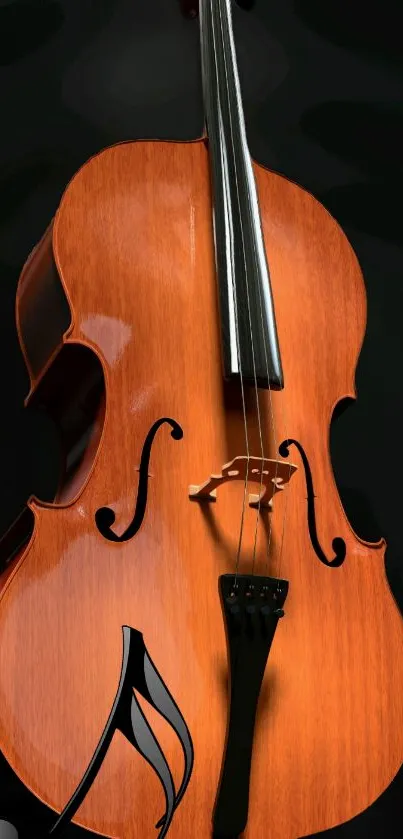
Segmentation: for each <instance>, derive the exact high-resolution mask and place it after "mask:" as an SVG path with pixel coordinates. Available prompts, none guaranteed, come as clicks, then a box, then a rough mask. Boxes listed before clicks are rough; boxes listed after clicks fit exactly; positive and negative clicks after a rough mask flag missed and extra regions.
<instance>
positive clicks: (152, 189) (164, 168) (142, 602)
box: [0, 141, 403, 839]
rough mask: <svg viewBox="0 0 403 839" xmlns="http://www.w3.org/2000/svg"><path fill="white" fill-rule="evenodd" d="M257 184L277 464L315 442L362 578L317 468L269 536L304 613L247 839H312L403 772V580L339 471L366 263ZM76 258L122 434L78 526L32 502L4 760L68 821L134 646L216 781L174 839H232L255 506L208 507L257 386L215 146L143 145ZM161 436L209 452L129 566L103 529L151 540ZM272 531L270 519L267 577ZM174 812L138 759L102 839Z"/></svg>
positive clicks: (103, 460) (123, 154)
mask: <svg viewBox="0 0 403 839" xmlns="http://www.w3.org/2000/svg"><path fill="white" fill-rule="evenodd" d="M255 173H256V178H257V185H258V192H259V197H260V204H261V211H262V218H263V228H264V236H265V242H266V246H267V253H268V258H269V264H270V271H271V278H272V285H273V293H274V301H275V309H276V316H277V325H278V333H279V341H280V349H281V354H282V361H283V367H284V374H285V388H284V391H282V392H277V393H273V394H271V395H270V394H269V393H267V392H261V394H260V410H261V415H262V424H263V437H264V456H265V457H275V455H276V451H275V450H276V444H275V441H276V443H277V445H278V444H279V443H280V442H281V441H282V440H284V439H285V438H294V439H297V440H298V441H300V443H301V444H302V445H303V447H304V449H305V452H306V454H307V457H308V459H309V463H310V467H311V470H312V476H313V481H314V488H315V495H316V515H317V529H318V538H319V541H320V543H321V545H322V546H323V549H324V550H325V552H326V553H327V554H328V556H329V558H330V557H331V555H332V540H333V538H334V537H335V536H339V537H342V538H343V539H345V540H346V544H347V557H346V560H345V562H344V563H343V564H342V565H341V567H339V568H328V567H326V566H325V565H324V564H323V563H321V562H320V561H319V560H318V558H317V556H316V554H315V552H314V550H313V548H312V545H311V542H310V538H309V533H308V526H307V512H306V494H307V493H306V486H305V480H304V470H303V468H302V465H301V462H300V458H299V455H298V453H297V452H296V450H295V449H293V450H292V452H291V459H292V460H293V462H295V464H296V465H297V466H298V467H299V468H298V469H297V470H296V472H295V474H294V475H293V478H292V480H291V481H290V483H289V484H288V485H287V487H286V488H285V490H284V492H280V493H277V494H276V495H275V497H274V505H273V512H271V513H270V512H268V511H264V512H262V513H261V514H260V518H259V527H258V556H257V561H256V565H255V570H256V573H258V574H270V575H272V576H277V577H283V578H286V579H287V580H289V583H290V588H289V594H288V597H287V602H286V606H285V612H286V615H285V617H284V618H283V619H282V621H280V624H279V627H278V629H277V633H276V637H275V639H274V643H273V647H272V650H271V653H270V658H269V663H268V666H267V671H266V675H265V679H264V683H263V689H262V694H261V698H260V704H259V711H258V718H257V727H256V739H255V748H254V757H253V766H252V778H251V800H250V813H249V824H248V828H247V830H246V833H245V837H246V839H260V838H261V837H265V836H269V835H270V837H271V839H297V837H300V836H303V835H306V834H310V833H314V832H316V831H319V830H322V829H325V828H328V827H331V826H332V825H335V824H337V823H339V822H342V821H345V820H346V819H349V818H350V817H352V816H354V815H355V814H356V813H358V812H359V811H361V810H363V809H364V808H366V807H367V806H368V805H369V804H370V803H371V802H372V801H374V799H375V798H376V797H377V796H379V795H380V793H381V792H382V791H383V790H384V789H385V787H386V786H387V785H388V784H389V782H390V781H391V779H392V777H393V776H394V774H395V773H396V772H397V770H398V768H399V766H400V764H401V761H402V753H403V691H402V684H403V678H402V677H403V659H402V641H403V624H402V620H401V616H400V614H399V612H398V609H397V606H396V604H395V602H394V600H393V598H392V595H391V593H390V590H389V588H388V585H387V581H386V577H385V570H384V561H383V558H384V548H385V545H384V543H383V542H382V543H380V544H379V545H371V544H368V543H366V542H364V541H362V540H361V539H359V538H357V536H356V535H355V534H354V533H353V531H352V529H351V527H350V525H349V523H348V522H347V520H346V517H345V515H344V512H343V509H342V507H341V503H340V500H339V496H338V493H337V488H336V485H335V481H334V477H333V473H332V468H331V462H330V455H329V425H330V419H331V416H332V412H333V410H334V408H335V405H336V404H337V403H338V401H339V400H340V399H342V398H343V397H345V396H350V397H354V396H355V388H354V371H355V367H356V363H357V358H358V354H359V350H360V346H361V342H362V340H363V335H364V329H365V316H366V313H365V294H364V287H363V283H362V278H361V274H360V270H359V267H358V264H357V260H356V258H355V256H354V254H353V252H352V250H351V247H350V245H349V244H348V242H347V240H346V238H345V236H344V235H343V233H342V231H341V230H340V228H339V227H338V226H337V224H336V223H335V222H334V220H333V219H332V218H331V217H330V216H329V215H328V213H327V212H326V211H325V210H324V209H323V207H322V206H321V205H320V204H319V203H318V202H317V201H316V200H315V199H314V198H313V197H312V196H311V195H309V194H308V193H307V192H305V191H303V190H302V189H300V188H298V187H297V186H295V185H294V184H292V183H290V182H289V181H287V180H285V179H284V178H282V177H280V176H278V175H274V174H271V173H269V172H267V171H265V170H264V169H263V168H261V167H259V166H255ZM52 236H53V239H52V242H53V253H54V257H55V261H56V266H57V269H58V272H59V275H60V278H61V282H62V287H63V290H64V294H65V295H66V297H67V300H68V304H69V307H70V310H71V323H70V326H69V327H68V329H67V331H65V332H64V336H63V337H62V338H61V341H60V343H59V344H58V345H57V349H58V350H59V349H60V346H61V345H63V346H64V347H67V348H68V347H71V346H72V345H84V347H85V348H87V350H88V351H91V352H92V353H94V358H95V357H96V359H97V360H99V362H100V364H101V366H102V372H103V381H104V385H103V387H104V393H105V399H104V400H103V399H102V398H101V396H99V399H98V400H95V402H94V404H93V406H92V408H91V410H92V411H93V425H94V427H95V429H96V430H95V431H94V434H93V435H91V434H90V435H89V439H90V441H92V442H90V444H89V445H90V449H89V451H90V453H89V454H88V453H86V454H85V455H84V460H85V467H84V468H83V469H82V471H81V472H79V473H77V474H78V478H77V480H76V482H75V483H74V491H73V490H72V489H71V482H70V483H69V484H68V486H69V487H70V489H68V490H67V496H66V497H63V488H61V489H60V490H59V496H58V497H59V502H58V503H56V504H54V505H51V504H43V503H40V502H39V501H38V499H35V498H33V499H31V500H30V503H29V506H30V508H31V509H32V510H33V512H34V515H35V528H34V533H33V537H32V539H31V541H30V544H29V546H28V547H27V549H26V550H25V551H24V552H23V553H22V555H21V557H20V559H19V560H17V561H16V562H15V566H14V569H13V571H12V572H11V573H10V575H9V577H8V579H7V580H6V582H5V585H4V588H3V592H2V598H1V602H0V654H1V660H0V709H1V712H0V746H1V749H2V750H3V752H4V754H5V756H6V758H7V760H8V761H9V762H10V764H11V766H12V767H13V768H14V769H15V771H16V772H17V774H18V775H19V776H20V777H21V778H22V780H23V781H24V783H25V784H27V785H28V786H29V787H30V789H32V790H33V792H34V793H35V794H36V795H37V796H39V797H40V798H41V799H43V800H44V801H45V802H46V803H47V804H49V805H50V806H51V807H53V808H54V809H55V811H57V812H60V811H61V810H62V808H63V807H64V805H65V804H66V802H67V800H68V799H69V797H70V795H71V794H72V792H73V791H74V789H75V787H76V785H77V783H78V782H79V780H80V778H81V777H82V775H83V773H84V771H85V769H86V766H87V764H88V761H89V760H90V758H91V756H92V754H93V751H94V748H95V746H96V744H97V742H98V740H99V737H100V735H101V732H102V730H103V727H104V725H105V722H106V720H107V717H108V714H109V711H110V708H111V706H112V702H113V699H114V695H115V691H116V688H117V685H118V681H119V672H120V665H121V652H122V649H121V644H122V638H121V627H122V625H123V624H127V625H129V626H132V627H134V628H135V629H138V630H140V631H141V632H142V633H143V635H144V639H145V642H146V644H147V648H148V650H149V653H150V655H151V656H152V658H153V660H154V662H155V663H156V664H157V666H158V668H159V671H160V673H161V675H162V676H163V678H164V680H165V681H166V683H167V685H168V686H169V689H170V690H171V692H172V693H173V695H174V697H175V699H176V701H177V703H178V705H179V707H180V709H181V711H182V713H183V715H184V717H185V719H186V721H187V724H188V726H189V729H190V731H191V734H192V738H193V744H194V751H195V765H194V772H193V776H192V779H191V782H190V785H189V788H188V791H187V793H186V795H185V798H184V800H183V802H182V803H181V805H180V807H179V809H178V810H177V812H176V813H175V816H174V819H173V823H172V826H171V829H170V832H169V835H170V836H172V838H173V839H189V837H196V836H197V837H199V839H208V837H210V836H211V818H212V811H213V806H214V801H215V796H216V791H217V784H218V779H219V775H220V767H221V759H222V753H223V746H224V741H225V732H226V720H227V693H226V690H227V688H226V680H227V672H228V666H227V654H226V645H225V633H224V626H223V620H222V614H221V607H220V603H219V596H218V577H219V575H220V574H223V573H228V572H232V571H233V570H234V567H235V558H236V551H237V544H238V536H239V525H240V516H241V509H242V502H243V487H242V484H241V483H239V482H230V483H228V484H225V485H223V486H222V487H220V491H219V499H218V500H217V503H216V504H208V505H204V506H203V505H202V504H199V503H195V502H194V501H192V500H191V499H190V498H189V486H190V485H195V484H198V485H200V484H201V483H203V481H205V480H206V478H207V477H208V476H209V475H211V474H212V473H217V472H219V470H220V469H221V467H222V464H223V463H227V462H228V461H230V460H232V459H233V458H234V457H236V456H237V455H240V454H245V437H244V430H243V418H242V407H241V400H240V390H239V386H238V385H236V384H232V385H231V386H224V384H223V380H222V375H221V355H220V337H219V324H218V315H217V289H216V278H215V271H214V254H213V236H212V215H211V196H210V189H209V164H208V154H207V149H206V145H205V143H204V142H203V141H200V142H196V143H190V144H179V143H177V144H176V143H162V142H147V143H146V142H139V143H129V144H124V145H119V146H116V147H114V148H111V149H109V150H107V151H105V152H103V153H101V154H100V155H98V156H97V157H94V158H93V159H92V160H90V161H89V163H88V164H87V165H86V166H84V167H83V168H82V169H81V170H80V172H79V173H78V174H77V175H76V177H75V178H74V179H73V181H72V183H71V184H70V185H69V187H68V188H67V191H66V193H65V195H64V197H63V199H62V202H61V205H60V209H59V211H58V213H57V216H56V219H55V223H54V226H53V232H52ZM53 276H54V275H53ZM41 282H42V281H41V277H40V275H39V274H38V275H37V274H35V272H31V274H30V277H29V282H28V277H27V275H25V279H22V280H21V286H20V290H19V298H18V306H19V308H21V306H22V305H23V302H24V301H25V302H24V306H25V314H24V318H25V323H27V320H28V321H29V309H30V306H29V304H28V299H29V300H31V301H32V306H34V305H35V304H34V301H35V300H36V296H37V293H38V289H39V288H42V287H43V286H41ZM53 282H57V279H56V278H55V276H54V278H53ZM27 295H29V297H27ZM32 317H33V318H35V317H36V314H35V309H34V308H33V309H32ZM43 330H44V331H45V330H46V324H45V323H44V324H43ZM20 334H21V339H22V341H23V340H24V338H23V334H22V333H21V330H20ZM38 340H40V335H38ZM43 341H44V342H45V345H46V337H45V336H44V337H43ZM56 343H57V342H56ZM25 350H26V347H25ZM49 351H50V361H49V359H48V360H46V359H44V358H42V368H41V369H39V368H38V367H35V368H34V367H33V365H32V364H31V365H30V367H29V369H30V372H31V383H32V393H35V392H37V390H38V388H39V383H40V382H41V381H42V382H44V381H46V377H47V376H48V375H49V372H48V373H47V372H46V370H48V371H50V370H51V368H52V366H53V364H54V363H56V361H55V355H54V348H50V350H49ZM52 353H53V355H52ZM43 355H46V353H43ZM28 364H29V360H28ZM75 375H76V376H78V377H79V376H80V365H78V366H77V367H76V370H75ZM48 381H49V380H48ZM42 386H43V385H42ZM50 391H52V388H51V389H50ZM56 398H57V399H59V397H56ZM270 400H271V405H272V410H273V413H274V418H275V432H276V433H275V440H274V435H273V432H272V422H271V406H270ZM47 401H48V402H49V401H51V392H50V396H49V398H48V400H47ZM247 403H248V425H249V435H250V439H249V445H250V453H251V454H253V455H254V456H256V457H261V455H262V452H261V450H260V444H259V436H258V432H257V422H256V405H255V397H254V391H253V388H252V389H251V390H250V391H249V392H248V399H247ZM91 404H92V403H91ZM161 417H172V418H173V419H175V420H176V421H177V422H178V423H179V424H180V425H181V427H182V429H183V431H184V436H183V439H182V440H176V441H175V440H173V439H172V437H171V436H170V433H169V428H167V427H166V426H162V427H161V428H160V430H159V431H158V433H157V436H156V438H155V442H154V445H153V449H152V454H151V462H150V470H149V471H150V478H149V497H148V505H147V510H146V515H145V519H144V521H143V524H142V526H141V528H140V530H139V531H138V533H137V534H136V535H135V537H134V538H133V539H132V540H131V541H128V542H124V543H112V542H110V541H107V540H106V539H105V538H104V537H103V536H101V534H100V533H99V532H98V530H97V529H96V526H95V521H94V517H95V513H96V511H97V509H98V508H99V507H102V506H105V505H107V506H111V507H112V508H113V510H114V511H115V514H116V523H115V528H116V531H117V532H118V533H122V532H123V531H124V530H125V528H127V526H128V524H129V523H130V521H131V519H132V516H133V509H134V505H135V499H136V493H137V482H138V471H137V470H138V467H139V463H140V457H141V452H142V447H143V443H144V440H145V437H146V435H147V433H148V431H149V429H150V428H151V426H152V425H153V423H155V422H156V420H158V419H159V418H161ZM84 425H85V423H84ZM91 446H92V447H91ZM85 458H86V459H85ZM253 489H254V490H256V487H255V486H254V487H253ZM285 511H286V522H285V528H284V540H283V537H282V534H283V523H284V515H285ZM255 521H256V510H254V509H251V508H250V507H249V506H248V507H247V510H246V513H245V538H244V542H243V549H242V554H241V563H240V570H241V571H242V572H245V573H246V572H248V571H250V570H251V563H252V546H253V538H254V531H255ZM270 527H272V530H271V536H270V538H269V532H270ZM269 541H270V556H269V558H268V559H267V545H268V543H269ZM148 716H149V718H150V720H152V724H153V728H154V731H155V733H156V734H157V736H158V738H159V740H160V742H161V743H162V745H163V747H164V751H165V753H166V755H167V758H168V760H169V763H170V766H171V767H173V772H174V775H175V777H176V778H178V777H180V776H181V772H182V768H183V761H182V755H181V751H180V746H179V745H178V743H177V741H176V738H175V737H174V736H173V735H172V732H171V730H170V729H168V727H167V725H166V724H165V723H164V722H163V721H162V719H161V717H159V716H157V715H156V714H152V713H150V712H148ZM163 810H164V802H163V796H162V792H161V788H160V785H159V783H158V781H157V779H156V777H155V775H154V774H153V772H152V771H151V769H150V767H149V766H148V765H147V764H146V763H145V761H144V760H143V759H141V758H140V756H139V755H138V754H137V753H136V752H135V751H134V750H133V748H132V747H131V746H130V745H129V744H128V742H127V741H126V740H124V738H123V737H122V736H121V735H120V734H118V735H116V736H115V738H114V740H113V742H112V746H111V748H110V751H109V753H108V756H107V758H106V760H105V763H104V765H103V767H102V769H101V771H100V774H99V775H98V778H97V780H96V781H95V784H94V786H93V788H92V789H91V791H90V793H89V794H88V796H87V798H86V799H85V801H84V803H83V805H82V806H81V808H80V809H79V811H78V812H77V815H76V821H77V822H78V823H79V824H81V825H84V826H87V827H89V828H91V829H92V830H96V831H99V832H101V833H102V834H106V835H108V836H111V837H119V839H122V837H124V839H151V837H155V836H156V829H155V824H156V821H157V820H158V818H159V817H160V816H161V815H162V813H163Z"/></svg>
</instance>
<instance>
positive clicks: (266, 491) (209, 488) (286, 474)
mask: <svg viewBox="0 0 403 839" xmlns="http://www.w3.org/2000/svg"><path fill="white" fill-rule="evenodd" d="M296 469H297V467H296V466H295V465H294V464H293V463H287V461H285V460H272V459H269V458H267V457H264V458H262V457H249V458H248V457H247V456H246V455H241V456H239V457H234V459H233V460H231V461H230V462H229V463H225V464H224V466H223V467H222V469H221V473H220V474H219V475H211V476H210V478H209V479H208V481H205V483H204V484H200V485H197V484H192V485H191V486H190V487H189V498H190V499H191V500H192V501H216V500H217V487H219V486H221V485H222V484H225V483H227V481H245V480H246V479H247V480H248V483H249V482H251V483H257V484H261V485H262V490H261V492H260V493H257V494H256V493H250V494H249V506H250V507H267V508H269V509H271V507H272V500H273V496H274V494H275V493H276V492H280V491H281V490H283V489H284V488H285V486H286V484H287V483H288V482H289V480H290V479H291V477H292V476H293V474H294V472H295V470H296Z"/></svg>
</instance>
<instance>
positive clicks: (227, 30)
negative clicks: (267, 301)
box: [217, 0, 264, 575]
mask: <svg viewBox="0 0 403 839" xmlns="http://www.w3.org/2000/svg"><path fill="white" fill-rule="evenodd" d="M224 3H225V5H226V13H227V17H228V27H227V28H225V27H224V25H223V16H222V2H221V1H220V0H219V2H218V3H217V9H218V15H219V19H220V30H221V38H222V44H223V50H222V55H223V61H224V69H225V78H226V92H227V100H228V118H229V129H230V137H231V146H232V155H233V160H234V175H235V183H236V190H235V192H236V199H237V204H238V217H239V219H241V216H242V211H241V201H240V193H239V180H238V171H237V161H236V149H235V142H234V126H233V121H232V110H231V102H230V94H229V85H228V77H229V73H228V64H227V55H226V48H225V36H226V35H227V36H228V37H229V41H230V50H231V47H233V44H232V43H231V35H230V33H231V7H230V5H229V3H228V0H224ZM232 66H233V71H234V81H235V84H236V63H235V61H233V62H232ZM238 116H239V117H240V115H238ZM240 230H241V239H242V257H243V267H244V272H245V273H244V276H245V286H246V299H247V308H248V322H249V337H250V343H251V352H252V367H253V381H254V389H255V399H256V410H257V421H258V431H259V441H260V451H261V460H262V467H261V486H262V483H263V461H264V447H263V435H262V423H261V416H260V403H259V390H258V385H257V375H256V359H255V347H254V341H253V330H252V315H251V306H250V294H249V282H248V269H247V264H246V251H245V235H244V230H243V225H242V223H241V224H240ZM249 464H250V459H249V453H248V460H247V469H246V476H245V487H244V500H243V509H242V517H243V519H244V516H245V508H246V496H247V489H248V487H247V484H248V478H249ZM260 495H261V491H260V493H259V503H258V511H257V517H256V527H255V538H254V554H253V563H252V573H254V557H255V552H256V540H257V525H258V521H259V510H260ZM239 557H240V551H239V553H238V556H237V562H236V575H237V574H238V567H239Z"/></svg>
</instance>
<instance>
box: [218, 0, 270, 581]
mask: <svg viewBox="0 0 403 839" xmlns="http://www.w3.org/2000/svg"><path fill="white" fill-rule="evenodd" d="M226 8H227V14H228V20H229V22H230V21H231V7H230V4H229V3H228V2H227V3H226ZM221 22H222V19H221ZM227 36H228V40H229V48H230V51H231V53H232V57H233V61H232V66H233V69H234V82H235V86H236V85H237V78H236V75H237V69H236V56H235V44H234V41H233V37H232V28H231V25H229V26H228V30H227ZM224 55H225V52H224ZM227 77H228V71H227ZM238 84H239V81H238ZM241 118H242V115H241ZM231 129H232V122H231ZM231 133H232V145H233V154H234V157H235V148H234V142H233V131H232V132H231ZM235 171H236V170H235ZM252 177H253V172H252ZM246 182H247V178H246ZM244 192H245V194H246V196H247V200H248V210H249V218H250V217H251V215H252V214H251V201H250V194H249V190H248V189H245V190H244ZM237 197H238V204H239V186H238V183H237ZM241 229H242V238H243V255H244V264H245V272H246V254H245V243H244V242H245V240H244V237H243V228H241ZM252 247H253V260H254V267H255V271H256V276H257V274H258V271H257V267H258V259H257V250H256V240H255V237H254V236H252ZM247 291H248V312H249V325H250V333H251V342H252V352H253V363H254V379H255V392H256V402H257V413H258V427H259V439H260V449H261V458H262V463H261V470H260V487H259V495H258V505H257V512H256V519H255V528H254V539H253V560H252V575H253V574H254V573H255V563H256V552H257V536H258V525H259V521H260V512H261V499H262V494H263V493H262V490H263V470H264V460H265V457H264V446H263V435H262V427H261V416H260V403H259V394H258V389H257V380H256V366H255V358H254V351H253V337H252V323H251V313H250V305H249V285H248V283H247ZM258 293H259V308H260V320H261V325H262V336H263V349H264V357H265V368H266V376H267V385H268V391H269V406H270V422H271V428H272V434H273V441H274V451H275V456H276V467H275V476H274V482H273V484H274V485H273V490H274V489H275V486H276V483H277V475H278V462H279V461H278V447H277V433H276V424H275V418H274V409H273V399H272V392H271V386H270V372H269V361H268V351H267V342H266V333H265V328H264V317H263V303H262V292H261V287H260V282H258ZM274 494H275V493H274V491H273V503H272V509H271V516H270V519H269V522H270V524H269V535H268V545H267V553H266V557H267V562H269V557H270V547H271V538H272V532H273V525H272V523H273V513H274V509H273V508H274Z"/></svg>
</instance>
